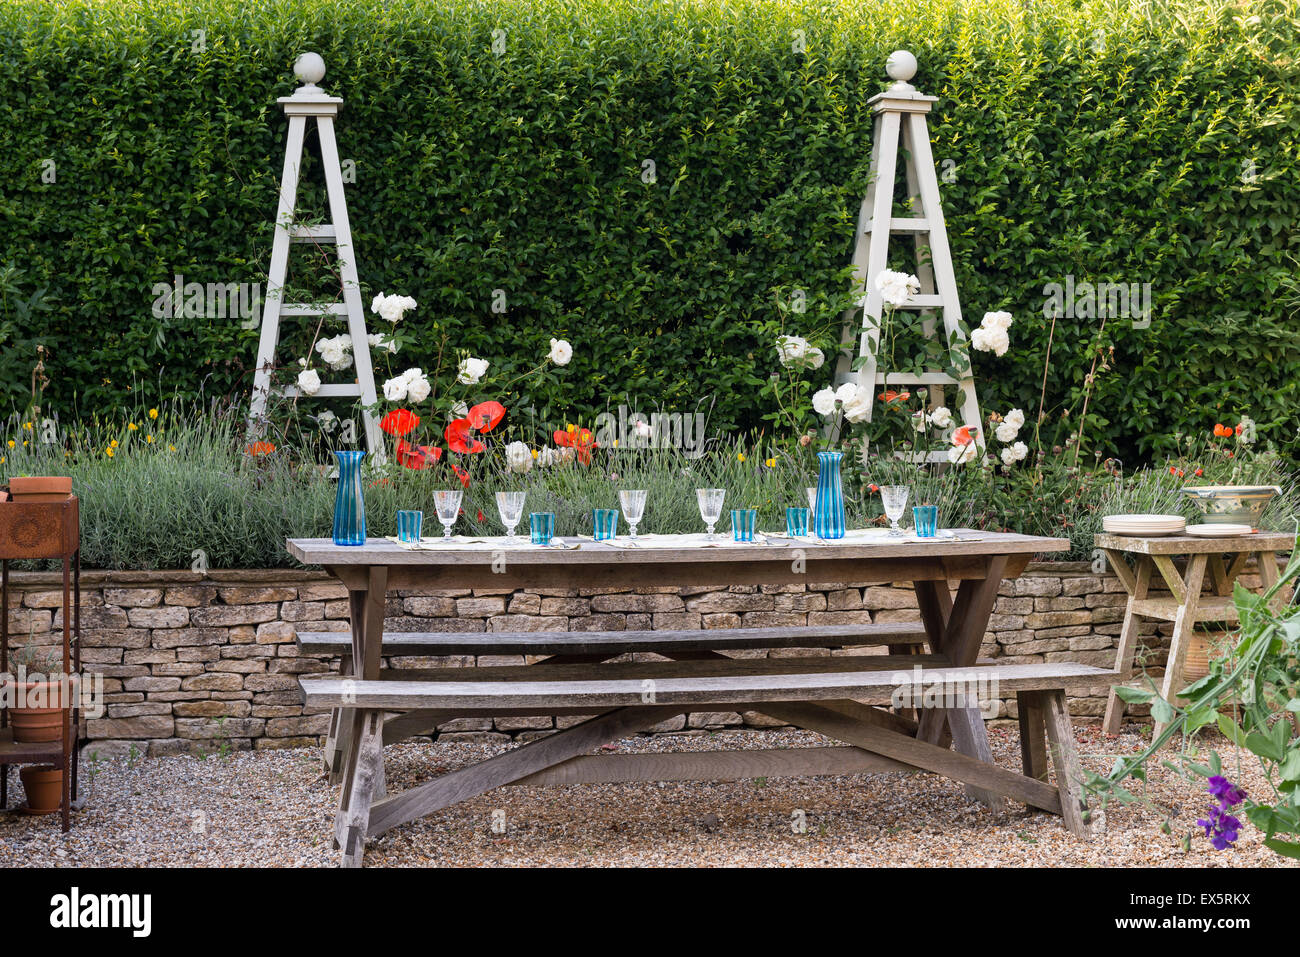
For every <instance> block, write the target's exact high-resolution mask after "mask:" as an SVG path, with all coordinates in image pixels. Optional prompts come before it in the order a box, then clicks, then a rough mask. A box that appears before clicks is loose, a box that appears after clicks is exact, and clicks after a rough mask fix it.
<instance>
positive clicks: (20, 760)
mask: <svg viewBox="0 0 1300 957" xmlns="http://www.w3.org/2000/svg"><path fill="white" fill-rule="evenodd" d="M80 547H81V530H80V520H79V511H78V502H77V498H76V496H69V497H68V499H67V500H65V501H62V502H51V503H45V502H41V503H32V504H29V503H24V502H0V673H5V674H8V672H9V562H10V561H13V560H22V559H56V560H61V561H62V563H63V602H62V608H63V673H64V675H65V676H67V677H69V678H70V677H71V676H73V675H79V674H80V673H81V551H80ZM76 687H77V685H75V684H73V683H71V682H69V683H67V684H66V685H65V689H66V688H76ZM60 700H61V703H63V704H67V703H68V702H65V701H62V698H61V699H60ZM71 705H72V706H71V707H70V708H68V707H65V708H64V709H63V733H62V735H61V736H60V740H59V741H57V742H50V743H48V744H47V743H27V742H19V741H14V739H13V729H12V728H10V727H9V715H8V712H7V711H5V710H3V709H0V809H4V808H7V807H8V806H9V765H11V764H52V765H54V766H55V767H57V768H60V769H61V770H62V771H63V794H62V797H61V799H60V802H59V812H60V815H61V820H62V824H63V830H64V831H65V832H66V831H67V830H68V829H69V828H71V827H72V818H71V812H72V803H73V801H74V800H75V798H76V794H77V763H78V762H77V756H78V754H79V753H80V749H81V735H80V733H79V732H80V728H81V701H80V694H76V695H74V696H73V699H72V701H71Z"/></svg>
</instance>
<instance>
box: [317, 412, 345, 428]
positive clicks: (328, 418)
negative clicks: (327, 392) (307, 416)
mask: <svg viewBox="0 0 1300 957" xmlns="http://www.w3.org/2000/svg"><path fill="white" fill-rule="evenodd" d="M338 419H339V417H338V416H337V415H335V414H334V413H333V412H331V411H330V410H329V409H326V410H325V411H324V412H322V413H321V414H320V415H318V416H316V424H317V425H318V426H320V430H321V431H322V432H333V431H334V430H335V429H336V428H337V427H338V424H339V421H338Z"/></svg>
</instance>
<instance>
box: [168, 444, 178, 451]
mask: <svg viewBox="0 0 1300 957" xmlns="http://www.w3.org/2000/svg"><path fill="white" fill-rule="evenodd" d="M167 451H168V452H175V451H176V446H174V445H169V446H167Z"/></svg>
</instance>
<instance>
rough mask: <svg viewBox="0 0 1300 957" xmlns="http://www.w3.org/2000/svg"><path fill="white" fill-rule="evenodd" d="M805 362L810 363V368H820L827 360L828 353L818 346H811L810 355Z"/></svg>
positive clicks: (809, 348)
mask: <svg viewBox="0 0 1300 957" xmlns="http://www.w3.org/2000/svg"><path fill="white" fill-rule="evenodd" d="M804 362H806V363H807V364H808V366H809V368H812V369H820V368H821V367H822V365H823V363H825V362H826V353H824V352H822V351H821V350H820V349H818V348H817V347H816V346H809V347H808V355H807V357H806V358H805V359H804Z"/></svg>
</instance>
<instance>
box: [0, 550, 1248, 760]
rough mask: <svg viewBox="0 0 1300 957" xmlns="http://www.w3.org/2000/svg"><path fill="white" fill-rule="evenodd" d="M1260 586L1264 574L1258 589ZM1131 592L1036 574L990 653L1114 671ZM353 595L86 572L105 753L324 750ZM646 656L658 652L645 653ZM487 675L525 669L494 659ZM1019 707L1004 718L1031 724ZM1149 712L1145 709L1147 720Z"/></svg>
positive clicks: (472, 730) (471, 731)
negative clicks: (311, 696)
mask: <svg viewBox="0 0 1300 957" xmlns="http://www.w3.org/2000/svg"><path fill="white" fill-rule="evenodd" d="M1245 581H1246V582H1247V584H1251V583H1252V582H1251V580H1250V577H1249V576H1247V578H1246V579H1245ZM1124 601H1125V596H1124V593H1123V589H1122V588H1121V586H1120V584H1119V581H1118V580H1117V579H1116V578H1114V577H1113V576H1110V575H1097V574H1094V573H1093V572H1092V570H1091V569H1090V567H1089V566H1088V565H1087V564H1084V563H1059V562H1058V563H1048V564H1041V565H1031V566H1030V567H1029V569H1028V570H1027V571H1026V573H1025V574H1024V575H1022V576H1021V577H1020V578H1018V579H1016V580H1013V581H1007V582H1003V584H1002V587H1001V589H1000V591H999V597H998V600H997V604H996V606H995V608H994V611H993V616H992V618H991V619H990V622H989V632H988V633H987V634H986V635H985V638H984V645H983V649H982V652H981V654H982V656H983V657H985V658H988V659H994V660H998V661H1007V662H1041V661H1079V662H1084V663H1087V664H1094V665H1101V666H1110V665H1112V664H1113V662H1114V656H1115V646H1116V642H1117V640H1118V635H1119V630H1120V623H1121V619H1122V617H1123V611H1124V607H1123V606H1124ZM9 603H10V630H11V633H12V634H13V635H15V636H16V637H15V639H14V640H15V641H17V642H27V641H31V642H34V643H37V644H40V645H46V644H52V643H54V642H55V641H57V638H58V631H59V629H61V628H62V609H61V593H60V591H59V579H58V576H57V575H53V574H47V573H15V574H13V575H12V576H11V582H10V596H9ZM347 614H348V603H347V601H346V596H345V592H344V590H343V587H342V586H341V585H339V584H338V583H337V582H335V581H334V580H332V579H330V578H329V577H328V576H326V575H325V574H324V573H319V572H308V571H287V570H269V571H238V570H234V571H211V572H209V573H207V574H197V573H190V572H85V573H83V575H82V627H83V653H82V658H83V662H84V666H85V669H86V670H89V671H94V672H98V673H100V674H102V675H103V678H104V692H105V703H106V711H105V714H104V715H103V716H102V717H98V718H94V719H90V720H89V721H88V722H87V726H86V734H87V736H88V737H89V738H90V739H91V741H92V743H91V744H90V745H88V750H89V751H98V752H99V753H100V754H101V756H108V755H112V754H124V753H130V752H131V751H132V750H134V751H135V752H137V753H140V754H150V755H164V754H174V753H181V752H214V751H219V750H220V749H223V748H234V749H248V748H259V749H261V748H284V747H300V746H309V745H314V744H316V743H317V742H318V741H319V740H320V737H321V735H323V734H324V733H325V731H326V724H327V716H326V715H323V714H319V713H310V712H308V711H305V710H304V708H303V707H302V704H301V699H300V694H299V689H298V678H299V676H300V675H303V674H326V673H329V672H336V671H337V669H338V667H339V661H338V659H337V658H317V657H305V656H302V655H300V654H299V651H298V647H297V645H296V644H295V642H294V635H295V633H296V631H297V630H298V629H303V630H306V631H346V630H347V628H348V624H347ZM387 615H388V621H387V629H388V630H391V631H435V630H436V631H465V632H482V631H596V630H621V629H649V628H657V629H667V628H671V629H683V628H737V627H756V626H764V625H802V624H832V623H833V624H849V623H858V622H861V623H866V622H873V621H875V622H887V621H906V620H916V619H917V618H918V617H919V615H918V612H917V609H916V601H915V598H914V597H913V594H912V590H911V588H910V586H905V585H901V584H900V585H889V584H885V585H881V584H870V583H865V582H864V583H856V584H851V585H844V584H818V583H809V584H808V585H763V586H733V587H730V588H716V587H693V588H644V589H639V590H636V591H626V590H623V591H616V590H608V589H571V590H567V591H561V590H545V589H539V590H527V591H507V590H498V589H492V588H476V589H472V590H471V589H455V590H429V591H409V592H407V591H403V592H395V593H392V594H390V595H389V597H388V607H387ZM1145 632H1146V634H1145V637H1144V639H1143V641H1142V645H1143V646H1144V647H1146V648H1147V649H1148V651H1149V654H1148V657H1147V665H1148V667H1149V668H1150V669H1151V670H1152V671H1153V673H1156V674H1159V673H1160V668H1161V665H1162V664H1163V658H1164V656H1165V654H1166V652H1167V641H1168V639H1167V635H1168V627H1167V626H1160V628H1159V629H1157V628H1155V627H1154V626H1148V627H1147V628H1146V629H1145ZM881 651H883V649H840V650H827V649H792V648H785V649H778V650H773V651H771V652H764V651H751V652H741V654H746V655H755V656H765V655H769V654H770V655H771V656H772V657H782V656H795V655H841V654H864V653H880V652H881ZM640 657H645V656H640ZM390 663H391V664H394V665H399V666H400V665H406V666H419V667H437V666H453V667H454V666H465V667H468V666H472V665H474V664H475V663H476V661H475V659H474V658H473V657H471V656H457V657H452V658H432V659H431V658H420V659H413V658H401V657H395V658H393V659H392V660H391V662H390ZM478 663H481V664H489V663H490V664H523V663H525V660H524V658H522V657H510V656H494V657H482V658H480V659H479V660H478ZM1085 691H1086V693H1084V694H1081V695H1080V696H1079V697H1075V698H1073V699H1072V700H1071V704H1070V707H1071V713H1072V714H1073V715H1074V716H1075V717H1076V719H1079V720H1084V721H1086V720H1088V719H1096V718H1097V717H1099V716H1100V715H1101V713H1102V712H1103V710H1104V707H1105V697H1104V696H1105V688H1104V687H1100V686H1099V687H1096V688H1090V689H1085ZM1014 713H1015V712H1014V700H1011V701H1004V702H1002V705H1001V708H1000V710H999V716H998V717H999V719H1003V720H1005V719H1007V718H1010V717H1013V716H1014ZM1139 714H1140V711H1139ZM557 720H558V722H559V725H558V726H559V727H564V726H566V725H567V724H570V723H572V722H573V721H574V720H576V719H573V718H559V719H551V718H499V719H496V720H495V721H493V720H488V719H462V720H459V721H452V722H449V723H447V724H446V725H444V726H442V727H441V728H440V729H439V732H438V733H439V736H440V737H446V738H448V739H451V740H457V739H460V740H464V739H465V738H467V737H471V738H476V739H480V740H500V741H505V740H507V739H508V738H529V737H535V736H537V735H539V734H544V733H546V732H547V731H548V730H550V729H552V728H554V727H556V721H557ZM776 724H777V722H775V721H773V720H771V719H769V718H767V717H765V716H763V715H760V714H756V713H745V714H740V713H735V712H710V713H694V714H690V715H683V716H679V717H678V718H675V719H672V720H670V721H667V722H664V724H663V725H661V726H659V727H658V728H657V729H656V730H659V731H678V732H682V731H685V732H692V731H694V732H697V733H701V734H703V733H707V732H708V731H710V730H715V729H718V728H725V727H732V726H743V725H748V726H753V727H770V726H775V725H776Z"/></svg>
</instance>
